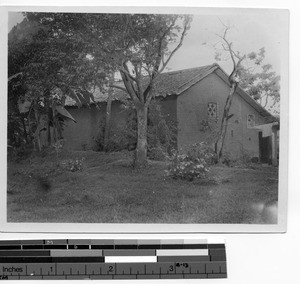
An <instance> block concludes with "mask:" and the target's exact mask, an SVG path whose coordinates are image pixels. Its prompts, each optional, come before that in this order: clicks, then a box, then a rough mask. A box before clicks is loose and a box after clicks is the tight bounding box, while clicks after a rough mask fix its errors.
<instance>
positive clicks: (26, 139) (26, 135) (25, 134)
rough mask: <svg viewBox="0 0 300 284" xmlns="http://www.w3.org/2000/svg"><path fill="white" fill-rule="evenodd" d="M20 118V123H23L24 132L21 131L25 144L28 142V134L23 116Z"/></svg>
mask: <svg viewBox="0 0 300 284" xmlns="http://www.w3.org/2000/svg"><path fill="white" fill-rule="evenodd" d="M21 120H22V125H23V130H24V133H23V135H24V139H25V142H26V144H28V134H27V129H26V123H25V119H24V117H23V116H21Z"/></svg>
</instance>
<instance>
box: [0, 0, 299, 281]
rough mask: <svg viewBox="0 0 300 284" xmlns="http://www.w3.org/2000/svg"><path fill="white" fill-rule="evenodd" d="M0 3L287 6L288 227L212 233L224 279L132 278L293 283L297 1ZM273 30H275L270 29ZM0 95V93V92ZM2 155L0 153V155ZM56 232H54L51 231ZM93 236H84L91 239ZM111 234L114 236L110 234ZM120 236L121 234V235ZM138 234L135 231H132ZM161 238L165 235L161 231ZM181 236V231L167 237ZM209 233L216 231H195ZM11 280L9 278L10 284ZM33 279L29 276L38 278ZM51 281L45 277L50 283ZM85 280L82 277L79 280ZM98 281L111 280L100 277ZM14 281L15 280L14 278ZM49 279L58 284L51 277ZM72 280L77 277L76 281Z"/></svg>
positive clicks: (296, 242) (295, 275) (295, 267)
mask: <svg viewBox="0 0 300 284" xmlns="http://www.w3.org/2000/svg"><path fill="white" fill-rule="evenodd" d="M0 3H1V5H14V4H17V5H41V4H43V5H96V4H97V5H100V4H102V5H106V6H112V5H119V6H125V5H126V6H136V5H143V6H150V5H151V6H167V5H168V6H170V5H171V6H192V7H193V6H197V7H240V8H249V7H252V8H280V9H289V10H290V39H291V41H290V77H289V78H290V91H289V104H290V112H289V116H290V135H289V136H290V137H289V145H286V147H289V189H288V192H289V194H288V227H287V233H285V234H218V235H217V237H218V238H224V239H225V240H226V243H227V258H228V260H227V262H228V279H226V280H219V279H216V280H214V279H210V280H202V279H201V280H178V281H174V280H155V281H152V280H147V281H142V280H134V282H135V283H174V282H176V283H211V284H213V283H239V284H241V283H243V284H247V283H251V284H253V283H258V284H259V283H284V282H286V283H289V284H293V283H299V282H300V280H299V279H300V277H299V270H300V269H299V263H300V262H299V257H300V245H299V242H300V209H299V208H300V205H299V204H300V186H299V185H300V182H299V178H298V177H299V170H298V169H299V165H298V163H299V160H300V151H299V147H298V145H299V141H300V135H299V129H300V127H299V121H300V119H299V107H300V92H299V88H298V84H297V82H298V81H299V71H298V69H299V63H300V60H299V53H300V45H299V27H300V4H299V3H298V1H288V0H285V1H283V0H282V1H279V0H278V1H276V0H272V1H267V0H260V1H259V0H251V1H248V0H247V1H213V0H210V1H188V0H185V1H181V0H180V1H179V0H177V1H176V0H173V1H162V0H160V1H154V0H152V1H145V0H144V1H126V2H125V1H123V2H122V1H112V0H110V1H84V2H83V1H74V0H73V1H62V0H60V1H56V0H52V1H43V2H42V1H26V0H23V1H1V0H0ZM274 32H276V31H274ZM2 96H3V94H2ZM1 158H2V159H3V158H4V159H5V158H6V157H1ZM33 237H38V238H41V239H46V238H49V239H50V238H51V236H50V235H33V234H26V235H24V234H15V235H11V234H10V235H8V234H2V235H0V238H15V239H22V238H33ZM56 237H57V236H56ZM59 237H60V238H76V237H78V236H76V235H59ZM96 237H97V236H96V235H92V236H85V238H96ZM111 237H112V238H114V236H111ZM124 237H125V236H124ZM135 237H136V238H139V236H138V235H137V236H135ZM164 237H165V236H164ZM173 237H177V238H182V236H180V235H177V236H173ZM198 237H200V238H208V239H209V238H211V237H216V235H211V234H207V235H200V236H198ZM14 282H15V281H10V283H14ZM38 282H39V281H34V283H38ZM52 282H54V281H48V282H47V283H52ZM79 282H80V283H82V282H87V281H79ZM101 282H102V283H112V282H111V280H110V281H101ZM17 283H20V282H19V281H18V282H17ZM55 283H58V282H57V281H55ZM77 283H78V282H77ZM113 283H132V280H120V281H113Z"/></svg>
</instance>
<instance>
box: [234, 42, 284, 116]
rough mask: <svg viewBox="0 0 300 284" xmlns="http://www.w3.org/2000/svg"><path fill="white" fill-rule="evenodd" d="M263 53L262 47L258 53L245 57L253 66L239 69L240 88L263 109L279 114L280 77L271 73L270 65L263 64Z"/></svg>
mask: <svg viewBox="0 0 300 284" xmlns="http://www.w3.org/2000/svg"><path fill="white" fill-rule="evenodd" d="M265 53H266V51H265V48H264V47H262V48H261V49H260V50H259V52H251V53H249V54H248V55H247V58H248V59H249V60H250V62H253V66H252V67H245V65H243V66H242V68H241V69H240V71H239V72H240V77H241V81H240V86H241V88H243V89H244V90H245V91H246V92H247V93H248V94H249V95H250V96H251V97H252V98H253V99H255V100H256V101H258V102H259V103H260V104H261V105H262V106H263V107H265V108H267V109H268V110H269V111H271V112H272V113H274V114H279V107H278V106H279V103H280V76H279V75H276V73H275V72H274V71H272V65H270V64H264V60H265ZM248 66H249V65H248Z"/></svg>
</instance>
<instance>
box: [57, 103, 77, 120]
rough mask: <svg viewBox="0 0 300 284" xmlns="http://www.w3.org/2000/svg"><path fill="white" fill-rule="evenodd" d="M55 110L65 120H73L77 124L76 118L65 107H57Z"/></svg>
mask: <svg viewBox="0 0 300 284" xmlns="http://www.w3.org/2000/svg"><path fill="white" fill-rule="evenodd" d="M55 109H56V111H57V112H58V113H59V114H60V115H62V116H63V117H64V118H67V119H70V120H73V121H74V122H75V123H77V121H76V120H75V118H74V117H73V116H72V115H71V114H70V113H69V112H68V111H67V110H66V109H65V108H64V107H63V106H59V105H57V106H55Z"/></svg>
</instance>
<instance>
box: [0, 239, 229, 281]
mask: <svg viewBox="0 0 300 284" xmlns="http://www.w3.org/2000/svg"><path fill="white" fill-rule="evenodd" d="M93 246H94V247H96V246H97V249H96V248H95V249H93ZM99 247H101V248H103V249H98V248H99ZM226 277H227V267H226V252H225V245H224V244H220V243H215V244H214V243H207V242H206V243H205V242H203V241H201V242H197V241H196V240H192V241H191V240H188V241H185V240H141V241H140V240H115V241H113V240H53V241H49V240H48V241H46V240H44V241H41V240H39V241H38V240H37V241H35V240H28V241H25V242H24V241H13V240H12V241H4V242H3V241H0V280H10V279H24V280H25V279H172V278H226Z"/></svg>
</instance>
